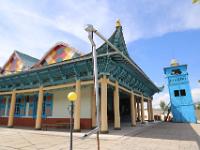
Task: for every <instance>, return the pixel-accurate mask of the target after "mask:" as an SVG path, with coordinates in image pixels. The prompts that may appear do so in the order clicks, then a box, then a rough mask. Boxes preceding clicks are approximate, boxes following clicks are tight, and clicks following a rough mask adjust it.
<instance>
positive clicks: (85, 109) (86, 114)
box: [48, 86, 91, 118]
mask: <svg viewBox="0 0 200 150" xmlns="http://www.w3.org/2000/svg"><path fill="white" fill-rule="evenodd" d="M71 91H74V89H72V88H71V89H69V88H68V89H59V90H54V91H48V92H49V93H52V94H53V115H52V116H51V117H49V118H69V117H70V113H69V109H68V108H69V106H70V103H69V101H68V100H67V94H68V93H69V92H71ZM80 116H81V118H91V87H90V86H87V87H86V86H84V87H83V86H82V87H81V115H80Z"/></svg>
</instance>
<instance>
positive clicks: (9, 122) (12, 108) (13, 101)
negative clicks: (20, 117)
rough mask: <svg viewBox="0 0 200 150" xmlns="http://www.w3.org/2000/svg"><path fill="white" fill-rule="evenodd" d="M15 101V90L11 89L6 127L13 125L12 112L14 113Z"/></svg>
mask: <svg viewBox="0 0 200 150" xmlns="http://www.w3.org/2000/svg"><path fill="white" fill-rule="evenodd" d="M15 103H16V92H15V90H13V91H12V97H11V104H10V111H9V118H8V127H9V128H11V127H13V120H14V113H15Z"/></svg>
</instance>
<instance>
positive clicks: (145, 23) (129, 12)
mask: <svg viewBox="0 0 200 150" xmlns="http://www.w3.org/2000/svg"><path fill="white" fill-rule="evenodd" d="M199 14H200V5H192V4H191V1H188V0H177V1H174V0H168V1H157V2H155V1H154V0H142V1H141V0H135V1H131V0H116V1H106V0H100V1H94V0H86V1H81V0H76V1H72V0H58V1H51V0H44V1H41V2H40V3H38V2H36V1H26V2H24V1H21V0H19V1H18V2H13V1H9V0H7V1H4V0H0V19H1V24H0V41H1V45H0V59H1V61H0V65H3V63H4V62H5V61H6V59H7V58H8V56H9V55H10V54H11V53H12V51H13V50H14V49H17V50H20V51H22V52H25V53H27V54H30V55H32V56H35V57H38V58H41V57H42V55H43V54H44V53H45V52H46V51H47V50H48V49H49V48H50V47H51V46H52V45H53V44H54V43H56V42H57V41H64V42H67V43H69V44H71V45H72V46H74V47H75V48H78V49H80V50H83V51H89V44H88V43H87V42H88V39H87V33H86V32H85V31H84V29H83V26H84V25H85V24H88V23H91V24H93V25H94V26H95V27H96V28H97V29H98V30H99V31H100V32H101V33H103V35H105V36H106V37H109V36H110V35H111V33H112V32H113V31H114V22H115V20H116V19H117V18H120V19H121V22H122V25H123V29H124V35H125V39H126V42H127V43H128V42H131V41H134V40H137V39H141V38H148V37H154V36H161V35H163V34H166V33H169V32H174V31H184V30H188V29H199V28H200V19H199ZM98 43H99V41H98Z"/></svg>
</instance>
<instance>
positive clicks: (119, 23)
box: [116, 19, 121, 28]
mask: <svg viewBox="0 0 200 150" xmlns="http://www.w3.org/2000/svg"><path fill="white" fill-rule="evenodd" d="M118 27H121V22H120V19H117V21H116V28H118Z"/></svg>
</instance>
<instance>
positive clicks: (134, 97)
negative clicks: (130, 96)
mask: <svg viewBox="0 0 200 150" xmlns="http://www.w3.org/2000/svg"><path fill="white" fill-rule="evenodd" d="M134 98H135V101H134V106H135V120H136V122H137V107H136V104H137V102H136V96H134Z"/></svg>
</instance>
